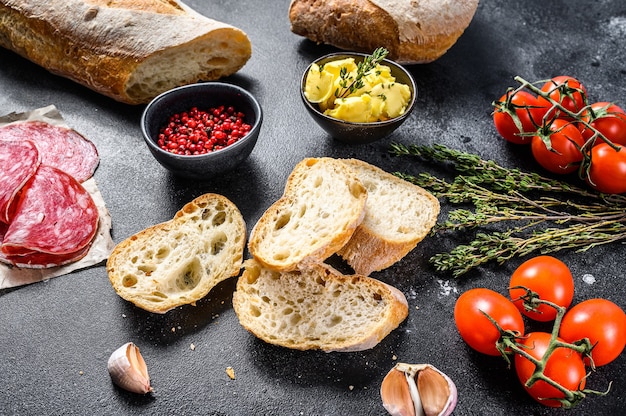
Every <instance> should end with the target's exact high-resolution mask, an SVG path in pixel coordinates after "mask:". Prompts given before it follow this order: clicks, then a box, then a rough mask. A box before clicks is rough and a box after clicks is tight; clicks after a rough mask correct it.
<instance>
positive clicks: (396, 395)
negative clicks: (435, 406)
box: [380, 368, 416, 416]
mask: <svg viewBox="0 0 626 416" xmlns="http://www.w3.org/2000/svg"><path fill="white" fill-rule="evenodd" d="M380 395H381V397H382V399H383V407H384V408H385V410H387V412H389V414H390V415H393V416H416V415H415V408H414V406H413V400H412V399H411V392H410V389H409V383H407V381H406V375H405V373H404V372H402V371H398V370H396V369H395V368H394V369H392V370H391V371H390V372H389V373H387V375H386V376H385V378H384V379H383V383H382V385H381V386H380Z"/></svg>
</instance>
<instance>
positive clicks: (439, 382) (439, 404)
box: [417, 367, 450, 416]
mask: <svg viewBox="0 0 626 416" xmlns="http://www.w3.org/2000/svg"><path fill="white" fill-rule="evenodd" d="M417 390H418V392H419V395H420V399H421V401H422V406H423V408H424V413H425V414H426V416H430V415H438V414H440V413H441V410H442V409H445V406H446V405H447V401H448V397H450V387H449V386H448V382H447V380H446V379H445V377H444V376H443V375H442V374H441V373H440V372H439V371H437V370H434V369H433V368H432V367H426V368H424V369H423V370H421V371H420V372H418V373H417Z"/></svg>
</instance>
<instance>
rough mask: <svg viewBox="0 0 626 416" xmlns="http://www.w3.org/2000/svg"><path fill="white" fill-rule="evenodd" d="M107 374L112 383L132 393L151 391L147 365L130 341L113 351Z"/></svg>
mask: <svg viewBox="0 0 626 416" xmlns="http://www.w3.org/2000/svg"><path fill="white" fill-rule="evenodd" d="M108 368H109V374H110V375H111V380H113V383H115V384H116V385H118V386H119V387H121V388H123V389H124V390H128V391H130V392H133V393H140V394H146V393H149V392H151V391H152V387H151V386H150V376H149V375H148V367H147V366H146V363H145V361H144V360H143V357H142V356H141V354H140V353H139V348H138V347H137V346H136V345H135V344H133V343H132V342H127V343H126V344H124V345H122V346H121V347H119V348H118V349H117V350H115V351H113V354H111V357H109V362H108Z"/></svg>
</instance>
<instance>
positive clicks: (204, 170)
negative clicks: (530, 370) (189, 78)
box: [141, 82, 263, 180]
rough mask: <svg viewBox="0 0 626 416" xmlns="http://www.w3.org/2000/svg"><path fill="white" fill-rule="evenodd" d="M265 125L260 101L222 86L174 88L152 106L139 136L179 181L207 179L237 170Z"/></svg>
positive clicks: (196, 85) (230, 86)
mask: <svg viewBox="0 0 626 416" xmlns="http://www.w3.org/2000/svg"><path fill="white" fill-rule="evenodd" d="M262 121H263V111H262V109H261V106H260V105H259V103H258V101H257V100H256V99H255V98H254V96H252V94H250V93H249V92H248V91H246V90H245V89H243V88H241V87H239V86H237V85H233V84H228V83H223V82H205V83H198V84H190V85H185V86H182V87H178V88H174V89H172V90H169V91H166V92H164V93H163V94H161V95H159V96H158V97H156V98H155V99H154V100H152V101H151V102H150V103H149V104H148V105H147V106H146V108H145V110H144V112H143V114H142V116H141V131H142V133H143V137H144V140H145V142H146V144H147V145H148V149H150V152H151V153H152V155H153V156H154V158H155V159H156V160H157V161H158V162H159V163H160V164H161V165H162V166H163V167H165V168H166V169H168V170H170V171H171V172H172V173H173V174H175V175H176V176H180V177H184V178H190V179H200V180H203V179H209V178H211V177H213V176H215V175H218V174H220V173H222V172H227V171H229V170H232V169H234V168H235V167H236V166H237V165H239V164H240V163H241V162H243V161H244V160H245V159H246V158H247V157H248V156H249V155H250V153H251V152H252V149H254V146H255V145H256V142H257V139H258V137H259V132H260V129H261V124H262Z"/></svg>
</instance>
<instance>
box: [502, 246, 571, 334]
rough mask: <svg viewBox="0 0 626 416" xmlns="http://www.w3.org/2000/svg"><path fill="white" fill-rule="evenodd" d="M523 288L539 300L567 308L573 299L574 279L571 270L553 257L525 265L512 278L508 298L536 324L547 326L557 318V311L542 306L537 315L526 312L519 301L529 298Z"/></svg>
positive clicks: (538, 308) (535, 258)
mask: <svg viewBox="0 0 626 416" xmlns="http://www.w3.org/2000/svg"><path fill="white" fill-rule="evenodd" d="M517 286H523V287H524V288H527V289H529V290H531V291H533V292H535V293H537V295H538V296H539V299H541V300H546V301H549V302H552V303H555V304H557V305H558V306H562V307H564V308H568V307H569V305H570V304H571V303H572V299H573V297H574V279H573V278H572V272H571V271H570V269H569V267H567V265H566V264H565V263H563V262H562V261H561V260H559V259H557V258H554V257H551V256H538V257H534V258H532V259H530V260H527V261H525V262H524V263H522V264H521V265H520V266H519V267H518V268H517V269H516V270H515V272H513V275H512V276H511V281H510V283H509V287H510V289H509V296H510V297H511V299H512V300H513V303H514V304H515V306H516V307H517V309H519V310H520V312H521V313H522V314H523V315H525V316H527V317H529V318H531V319H534V320H535V321H540V322H547V321H553V320H554V318H556V314H557V310H556V309H555V308H554V307H552V306H550V305H546V304H540V305H539V306H538V307H537V308H536V310H535V311H532V310H526V308H525V307H524V302H523V300H522V299H520V297H521V296H524V295H525V294H526V290H524V289H522V288H518V289H516V288H515V287H517Z"/></svg>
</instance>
